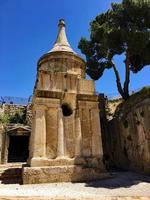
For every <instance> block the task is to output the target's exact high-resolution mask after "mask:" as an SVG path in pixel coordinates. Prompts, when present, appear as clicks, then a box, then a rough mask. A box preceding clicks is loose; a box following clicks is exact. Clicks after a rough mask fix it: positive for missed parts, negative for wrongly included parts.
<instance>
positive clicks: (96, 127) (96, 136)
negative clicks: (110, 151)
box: [90, 108, 103, 156]
mask: <svg viewBox="0 0 150 200" xmlns="http://www.w3.org/2000/svg"><path fill="white" fill-rule="evenodd" d="M90 112H91V131H92V156H102V155H103V149H102V140H101V128H100V120H99V109H98V108H93V109H91V111H90Z"/></svg>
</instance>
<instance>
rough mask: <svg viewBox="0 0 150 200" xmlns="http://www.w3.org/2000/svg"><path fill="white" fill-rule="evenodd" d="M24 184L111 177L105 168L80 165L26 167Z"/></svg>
mask: <svg viewBox="0 0 150 200" xmlns="http://www.w3.org/2000/svg"><path fill="white" fill-rule="evenodd" d="M22 176H23V184H36V183H54V182H83V181H90V180H98V179H102V178H107V177H110V175H109V173H107V172H106V171H105V170H104V171H102V170H101V169H98V168H89V167H83V166H80V165H70V166H49V167H24V168H23V174H22Z"/></svg>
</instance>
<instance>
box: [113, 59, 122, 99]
mask: <svg viewBox="0 0 150 200" xmlns="http://www.w3.org/2000/svg"><path fill="white" fill-rule="evenodd" d="M112 67H113V70H114V73H115V76H116V83H117V88H118V91H119V93H120V95H121V96H122V98H123V99H124V91H123V89H122V86H121V82H120V76H119V72H118V70H117V68H116V65H115V64H114V63H112Z"/></svg>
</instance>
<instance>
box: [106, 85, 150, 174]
mask: <svg viewBox="0 0 150 200" xmlns="http://www.w3.org/2000/svg"><path fill="white" fill-rule="evenodd" d="M108 133H109V137H110V141H111V142H110V149H109V154H110V157H111V160H113V163H114V165H115V166H116V167H118V168H122V169H131V170H135V171H139V172H142V173H145V174H150V88H146V89H143V90H142V91H140V92H138V93H136V94H134V95H132V96H131V97H130V99H129V100H128V101H126V102H123V103H121V104H120V105H119V106H118V107H117V109H116V112H115V114H114V116H113V119H112V120H110V121H108Z"/></svg>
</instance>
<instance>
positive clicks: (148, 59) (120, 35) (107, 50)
mask: <svg viewBox="0 0 150 200" xmlns="http://www.w3.org/2000/svg"><path fill="white" fill-rule="evenodd" d="M78 47H79V49H80V50H81V52H82V53H83V54H85V55H86V60H87V74H88V75H90V76H91V78H93V79H95V80H97V79H99V78H100V77H101V76H102V75H103V73H104V71H105V69H109V68H112V67H113V64H114V63H113V58H114V56H116V55H121V54H124V55H125V56H126V59H125V61H124V62H125V64H126V61H128V64H129V69H130V70H131V71H132V72H134V73H137V72H139V71H140V70H141V69H142V68H143V67H145V66H147V65H150V1H144V0H123V1H122V3H112V5H111V9H109V10H108V11H107V12H105V13H102V14H100V15H98V16H97V17H96V18H95V19H94V20H93V21H92V22H91V23H90V40H87V39H86V38H81V40H80V42H79V45H78ZM126 67H127V65H126ZM127 78H128V77H127ZM128 79H129V78H128ZM127 82H129V80H127ZM126 87H128V85H126Z"/></svg>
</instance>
